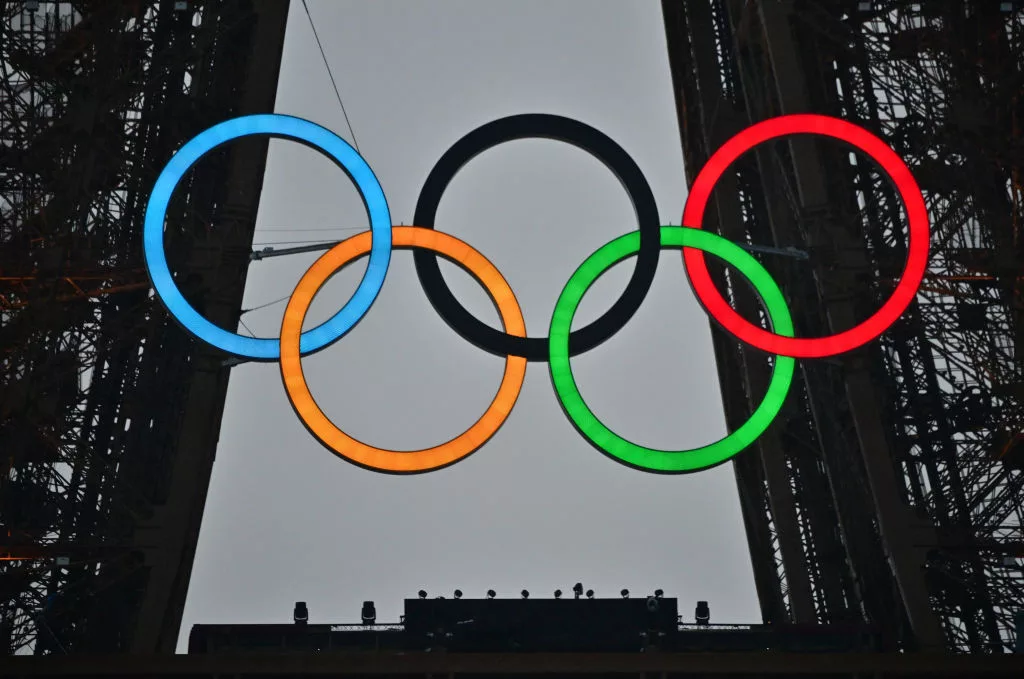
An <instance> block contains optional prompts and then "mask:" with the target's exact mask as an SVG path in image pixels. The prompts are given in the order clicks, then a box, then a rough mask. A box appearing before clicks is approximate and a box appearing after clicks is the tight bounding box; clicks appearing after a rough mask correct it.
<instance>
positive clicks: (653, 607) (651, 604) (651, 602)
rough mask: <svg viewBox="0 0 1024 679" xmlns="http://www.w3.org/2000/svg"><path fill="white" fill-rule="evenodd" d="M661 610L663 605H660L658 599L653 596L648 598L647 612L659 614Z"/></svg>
mask: <svg viewBox="0 0 1024 679" xmlns="http://www.w3.org/2000/svg"><path fill="white" fill-rule="evenodd" d="M659 608H661V604H660V603H659V601H658V600H657V599H656V598H654V597H653V596H649V597H647V612H648V613H657V612H658V609H659Z"/></svg>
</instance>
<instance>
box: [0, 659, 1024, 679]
mask: <svg viewBox="0 0 1024 679" xmlns="http://www.w3.org/2000/svg"><path fill="white" fill-rule="evenodd" d="M638 672H665V673H671V674H675V675H682V676H687V675H729V674H736V673H753V674H757V675H759V676H770V675H780V676H781V675H807V676H814V677H822V676H836V677H838V676H846V675H852V674H856V673H884V674H885V675H886V676H921V675H930V676H947V677H954V676H955V677H964V676H971V677H996V676H1006V677H1011V676H1013V677H1020V676H1024V655H996V656H977V655H975V656H967V655H947V654H942V653H932V654H883V653H840V654H834V653H833V654H829V653H761V652H757V653H658V652H652V653H635V654H634V653H628V654H627V653H489V654H488V653H451V654H446V653H398V652H394V653H392V652H356V653H318V654H298V653H291V654H285V653H274V652H266V653H250V654H245V655H119V656H117V655H111V656H83V655H72V656H42V657H31V656H21V657H8V658H3V659H0V675H2V676H4V677H8V678H9V679H16V678H18V677H28V676H55V675H61V676H64V677H98V676H103V677H131V676H149V677H156V676H172V675H173V676H176V677H182V678H184V677H197V678H198V677H212V676H215V675H219V676H224V675H231V676H235V677H241V676H266V675H276V676H280V677H285V676H290V677H312V676H328V675H334V676H352V675H375V676H387V675H399V674H404V675H408V674H419V673H431V674H447V675H453V674H460V673H467V674H469V673H471V674H474V675H478V676H479V675H495V676H497V675H503V674H544V673H558V674H601V675H605V676H607V675H613V674H623V675H626V674H632V675H634V676H635V675H636V674H637V673H638Z"/></svg>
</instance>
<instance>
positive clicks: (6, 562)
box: [0, 0, 288, 654]
mask: <svg viewBox="0 0 1024 679" xmlns="http://www.w3.org/2000/svg"><path fill="white" fill-rule="evenodd" d="M0 7H2V10H0V11H2V26H0V68H2V69H3V75H2V79H0V466H2V473H0V558H2V559H3V561H2V562H0V651H2V652H3V653H5V654H24V653H35V654H49V653H57V654H63V653H71V652H76V651H79V652H80V651H105V652H123V651H136V652H149V653H152V652H167V651H173V650H174V647H175V644H176V641H177V632H178V627H179V625H180V618H181V612H182V608H183V606H184V601H185V594H186V591H187V588H188V581H189V576H190V572H191V566H192V557H193V554H194V551H195V544H196V539H197V536H198V531H199V521H200V518H201V516H202V511H203V505H204V502H205V498H206V491H207V487H208V484H209V477H210V469H211V465H212V463H213V458H214V451H215V448H216V443H217V437H218V434H219V430H220V418H221V411H222V407H223V401H224V396H225V390H226V387H227V376H228V368H227V367H224V366H223V365H222V358H221V357H219V356H216V355H214V354H213V353H212V351H209V350H207V349H206V348H204V346H202V345H197V344H194V343H192V342H191V341H190V340H189V339H188V338H187V336H186V334H185V333H184V332H183V331H182V330H181V329H180V328H178V327H177V326H176V325H175V324H174V323H172V322H171V321H170V320H169V319H168V316H167V314H166V313H165V312H164V310H163V308H162V306H161V305H160V304H158V303H157V302H156V301H155V300H154V298H153V296H152V293H151V291H150V286H149V282H148V279H147V276H146V273H145V269H144V265H143V259H142V252H141V250H142V248H141V245H142V236H141V234H142V219H143V215H144V211H145V206H146V201H147V200H148V197H149V188H150V186H151V185H152V182H153V181H154V180H155V178H156V176H157V174H158V173H159V171H160V170H161V168H162V166H163V165H164V163H166V162H167V160H168V159H169V158H170V156H171V155H172V154H173V152H174V151H175V149H176V148H177V147H178V146H180V145H181V144H182V143H184V142H185V141H186V140H188V139H189V138H190V137H192V136H193V135H195V134H196V133H197V132H199V131H200V130H202V129H203V128H205V127H206V126H208V125H211V124H213V123H215V122H219V121H221V120H223V119H225V118H228V117H231V116H232V115H237V114H241V113H249V112H266V111H271V110H273V106H274V98H275V94H276V88H277V74H278V68H279V64H280V58H281V48H282V44H283V40H284V28H285V22H286V17H287V12H288V3H287V2H276V1H274V0H225V1H223V2H221V1H218V2H212V1H207V2H195V1H189V2H171V1H169V0H168V1H162V2H154V1H148V2H147V1H143V0H95V1H92V2H45V1H44V2H27V1H20V0H19V1H16V2H10V1H9V2H3V3H2V4H0ZM265 157H266V142H263V143H257V142H253V143H251V144H246V143H240V144H237V145H232V146H231V147H230V148H229V149H227V150H224V151H222V152H219V153H211V154H209V157H208V158H205V159H204V160H202V161H201V162H200V163H199V164H198V166H197V168H196V169H195V170H194V172H192V173H191V174H190V175H189V177H188V178H187V181H184V182H182V186H181V187H180V189H179V190H178V192H177V193H176V197H175V199H174V202H173V203H172V209H171V211H170V212H169V213H168V214H169V217H168V225H169V228H168V238H167V242H168V243H167V244H168V249H169V252H170V256H171V258H172V266H174V267H175V270H176V271H177V272H178V279H179V283H180V284H181V285H182V287H183V288H184V290H185V291H186V295H188V296H189V297H190V299H191V301H192V302H193V303H194V304H195V305H197V307H198V308H199V309H200V310H201V311H202V312H203V313H205V314H206V315H207V316H208V317H209V318H211V319H213V320H214V322H217V323H220V324H221V325H222V326H223V327H229V328H234V327H236V326H237V323H238V314H239V308H240V302H241V297H242V290H243V287H244V282H245V273H246V266H247V263H248V260H249V251H250V244H251V240H252V229H253V225H254V222H255V217H256V210H257V205H258V198H259V193H260V188H261V184H262V175H263V167H264V162H265Z"/></svg>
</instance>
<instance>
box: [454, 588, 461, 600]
mask: <svg viewBox="0 0 1024 679" xmlns="http://www.w3.org/2000/svg"><path fill="white" fill-rule="evenodd" d="M455 598H456V599H461V598H462V590H461V589H457V590H455Z"/></svg>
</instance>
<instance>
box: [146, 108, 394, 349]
mask: <svg viewBox="0 0 1024 679" xmlns="http://www.w3.org/2000/svg"><path fill="white" fill-rule="evenodd" d="M252 135H266V136H273V137H283V138H285V139H292V140H294V141H298V142H302V143H304V144H307V145H308V146H311V147H313V148H314V149H316V150H318V151H320V152H321V153H323V154H325V155H327V156H329V157H330V158H331V159H332V160H334V162H336V163H337V164H338V165H339V166H341V168H342V169H343V170H344V171H345V173H346V174H348V176H349V178H350V179H351V180H352V181H353V182H354V183H355V185H356V188H357V189H358V190H359V193H360V196H361V197H362V199H363V204H364V205H365V206H366V212H367V214H368V215H369V217H370V233H371V234H372V246H371V249H370V260H369V263H368V264H367V266H366V272H365V273H364V274H363V279H362V280H361V281H360V282H359V287H358V288H356V291H355V293H354V294H353V295H352V298H351V299H350V300H349V301H348V302H347V303H346V304H345V306H344V307H342V309H341V311H339V312H338V313H336V314H335V315H334V316H332V317H331V318H330V319H328V320H327V321H325V322H324V323H323V324H321V325H319V326H317V327H316V328H313V329H312V330H307V331H306V332H304V333H302V339H301V341H300V343H299V351H300V352H301V353H302V354H308V353H311V352H314V351H317V350H318V349H322V348H324V347H325V346H327V345H328V344H330V343H331V342H333V341H335V340H337V339H338V338H340V337H341V336H342V335H344V334H345V333H346V332H348V331H349V330H351V329H352V328H353V327H354V326H355V324H356V323H358V322H359V321H360V320H361V319H362V317H363V316H364V315H365V314H366V312H367V311H368V310H369V308H370V305H372V304H373V301H374V300H375V299H376V298H377V294H378V293H379V292H380V289H381V287H382V286H383V285H384V276H385V275H386V274H387V271H388V264H389V263H390V261H391V213H390V212H389V211H388V203H387V200H386V199H385V197H384V190H383V189H382V188H381V186H380V182H378V181H377V177H376V176H375V175H374V174H373V170H371V169H370V166H369V165H368V164H367V163H366V161H365V160H363V158H362V156H360V155H359V153H358V152H356V150H355V149H353V148H352V147H351V146H349V144H348V142H346V141H345V140H344V139H342V138H341V137H339V136H338V135H336V134H334V133H333V132H331V131H330V130H328V129H326V128H323V127H320V126H319V125H317V124H316V123H312V122H310V121H308V120H303V119H302V118H295V117H292V116H285V115H278V114H275V113H271V114H260V115H251V116H242V117H240V118H233V119H231V120H226V121H224V122H222V123H219V124H217V125H214V126H213V127H211V128H209V129H208V130H206V131H204V132H200V133H199V134H198V135H196V136H195V137H194V138H193V139H192V140H191V141H189V142H188V143H187V144H185V145H184V146H182V147H181V149H179V150H178V152H177V153H175V154H174V157H173V158H171V160H170V161H169V162H168V163H167V166H166V167H164V169H163V172H161V173H160V176H159V177H158V178H157V180H156V183H155V184H154V185H153V193H152V194H151V195H150V197H149V204H148V205H147V207H146V222H145V225H144V226H143V232H142V233H143V238H142V240H143V251H144V254H145V258H146V269H147V270H148V271H149V277H150V280H151V281H152V282H153V289H154V290H155V291H156V294H157V295H158V296H159V297H160V299H161V301H162V302H163V303H164V306H166V307H167V310H168V311H169V312H170V313H171V316H172V317H174V318H175V319H177V321H178V322H179V323H181V324H182V325H183V326H184V327H185V329H186V330H188V331H189V332H190V333H192V334H193V335H195V336H196V337H197V338H199V339H201V340H203V341H204V342H206V343H208V344H211V345H213V346H215V347H217V348H218V349H221V350H222V351H226V352H227V353H229V354H234V355H236V356H244V357H246V358H254V359H263V360H273V359H276V358H280V356H281V340H280V339H271V338H256V337H245V336H243V335H239V334H237V333H233V332H228V331H227V330H224V329H223V328H219V327H217V326H216V325H214V324H213V323H211V322H210V321H208V320H207V319H205V318H203V317H202V316H200V315H199V312H197V311H196V310H195V309H193V308H192V306H191V305H190V304H189V303H188V302H187V301H186V300H185V298H184V297H183V296H182V294H181V291H180V290H178V286H177V285H176V284H175V282H174V277H173V275H172V274H171V271H170V269H169V268H168V266H167V257H166V253H165V251H164V221H165V219H166V215H167V204H168V203H169V202H170V200H171V194H173V193H174V189H175V187H177V185H178V182H179V181H181V178H182V177H183V176H184V175H185V173H186V172H187V171H188V170H189V168H191V167H192V165H193V164H194V163H195V162H196V161H197V160H199V159H200V158H201V157H202V156H203V155H204V154H205V153H206V152H207V151H210V150H211V149H213V148H215V147H217V146H220V145H221V144H224V143H226V142H229V141H231V140H232V139H237V138H239V137H247V136H252Z"/></svg>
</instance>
